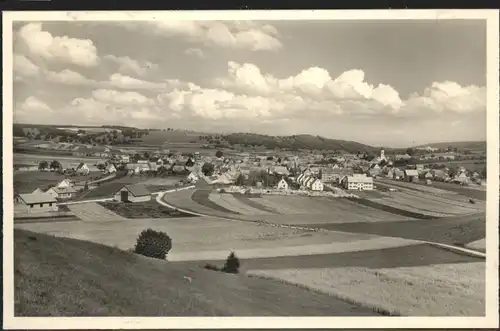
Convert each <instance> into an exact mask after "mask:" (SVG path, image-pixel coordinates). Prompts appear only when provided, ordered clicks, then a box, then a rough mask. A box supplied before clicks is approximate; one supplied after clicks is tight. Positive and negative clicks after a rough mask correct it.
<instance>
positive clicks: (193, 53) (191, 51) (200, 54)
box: [184, 48, 205, 59]
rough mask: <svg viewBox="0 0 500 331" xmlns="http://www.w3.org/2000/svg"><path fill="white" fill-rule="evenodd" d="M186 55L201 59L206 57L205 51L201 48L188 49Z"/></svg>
mask: <svg viewBox="0 0 500 331" xmlns="http://www.w3.org/2000/svg"><path fill="white" fill-rule="evenodd" d="M184 53H185V54H186V55H191V56H197V57H199V58H201V59H202V58H204V57H205V54H204V53H203V51H202V50H201V49H199V48H188V49H186V50H185V51H184Z"/></svg>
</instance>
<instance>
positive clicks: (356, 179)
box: [344, 175, 373, 191]
mask: <svg viewBox="0 0 500 331" xmlns="http://www.w3.org/2000/svg"><path fill="white" fill-rule="evenodd" d="M344 187H345V188H346V189H348V190H358V191H372V190H373V178H372V177H367V176H366V175H365V176H361V175H357V176H356V175H353V176H347V177H346V178H345V179H344Z"/></svg>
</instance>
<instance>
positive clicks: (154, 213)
mask: <svg viewBox="0 0 500 331" xmlns="http://www.w3.org/2000/svg"><path fill="white" fill-rule="evenodd" d="M99 204H100V205H101V206H103V207H105V208H107V209H109V210H111V211H112V212H114V213H116V214H118V215H120V216H122V217H125V218H173V217H191V214H186V213H182V212H175V211H174V210H173V209H170V208H168V207H165V206H162V205H160V204H159V203H158V202H156V200H151V201H147V202H137V203H122V202H114V201H106V202H100V203H99Z"/></svg>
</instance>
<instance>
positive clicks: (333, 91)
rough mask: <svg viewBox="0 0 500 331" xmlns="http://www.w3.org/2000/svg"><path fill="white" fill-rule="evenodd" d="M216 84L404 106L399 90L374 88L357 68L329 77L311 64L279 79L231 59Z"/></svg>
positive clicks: (394, 108)
mask: <svg viewBox="0 0 500 331" xmlns="http://www.w3.org/2000/svg"><path fill="white" fill-rule="evenodd" d="M216 84H217V85H218V86H220V87H222V88H237V89H239V90H240V91H247V92H249V93H257V94H260V95H269V94H271V95H272V94H283V93H291V94H299V95H303V96H304V97H308V98H311V99H313V100H316V101H323V100H325V99H328V100H330V99H335V100H337V101H339V102H341V101H346V100H349V101H367V102H370V103H372V102H373V101H374V102H377V103H379V104H380V106H381V107H377V108H387V109H391V110H392V111H393V112H397V111H398V110H399V109H400V108H401V106H402V105H403V101H402V100H401V99H400V97H399V93H398V92H397V91H396V90H395V89H394V88H393V87H391V86H389V85H386V84H379V85H378V86H377V87H374V86H373V85H371V84H369V83H367V82H365V74H364V72H363V71H362V70H358V69H355V70H349V71H346V72H344V73H342V74H341V75H340V76H338V77H337V78H335V79H332V78H331V76H330V73H329V72H328V71H327V70H326V69H323V68H319V67H311V68H308V69H304V70H302V71H301V72H300V73H298V74H297V75H295V76H290V77H288V78H283V79H280V78H277V77H274V76H272V75H270V74H263V73H262V72H261V71H260V69H259V68H258V67H257V66H256V65H255V64H251V63H244V64H239V63H236V62H233V61H230V62H229V63H228V75H227V77H223V78H218V79H216Z"/></svg>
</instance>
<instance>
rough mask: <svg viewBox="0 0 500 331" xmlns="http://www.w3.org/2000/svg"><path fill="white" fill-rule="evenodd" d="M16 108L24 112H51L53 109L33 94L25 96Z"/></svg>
mask: <svg viewBox="0 0 500 331" xmlns="http://www.w3.org/2000/svg"><path fill="white" fill-rule="evenodd" d="M16 109H18V110H21V111H25V112H43V113H47V112H53V110H52V109H51V108H50V107H49V106H48V105H47V104H46V103H45V102H43V101H41V100H39V99H37V98H36V97H34V96H30V97H27V98H26V100H24V102H23V103H21V104H20V105H19V106H18V107H16Z"/></svg>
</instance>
